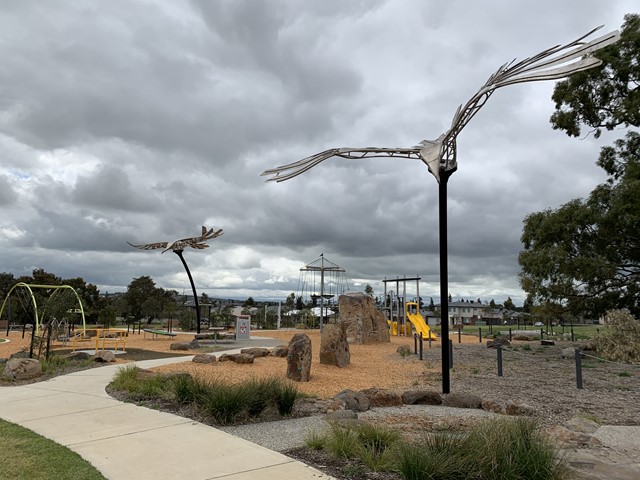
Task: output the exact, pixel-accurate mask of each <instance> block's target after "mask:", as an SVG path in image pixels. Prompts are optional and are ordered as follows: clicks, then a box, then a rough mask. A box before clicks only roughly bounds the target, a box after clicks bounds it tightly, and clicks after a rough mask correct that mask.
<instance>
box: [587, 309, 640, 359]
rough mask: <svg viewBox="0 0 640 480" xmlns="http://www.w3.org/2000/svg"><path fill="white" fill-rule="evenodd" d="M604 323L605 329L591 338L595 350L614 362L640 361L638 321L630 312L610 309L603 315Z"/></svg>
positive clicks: (639, 329)
mask: <svg viewBox="0 0 640 480" xmlns="http://www.w3.org/2000/svg"><path fill="white" fill-rule="evenodd" d="M605 325H606V326H607V328H606V329H605V331H604V332H602V333H600V334H598V335H596V336H595V337H594V339H593V340H592V345H593V348H594V349H595V350H596V352H598V354H599V355H602V356H603V357H605V358H606V359H608V360H612V361H614V362H624V363H634V362H638V361H640V322H638V321H637V320H636V319H635V318H633V316H632V315H631V314H630V313H627V312H624V311H621V310H612V311H609V312H607V315H606V316H605Z"/></svg>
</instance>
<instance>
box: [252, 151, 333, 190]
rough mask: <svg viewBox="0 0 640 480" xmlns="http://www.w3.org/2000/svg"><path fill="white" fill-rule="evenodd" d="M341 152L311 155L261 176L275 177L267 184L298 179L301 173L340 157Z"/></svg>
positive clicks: (270, 170)
mask: <svg viewBox="0 0 640 480" xmlns="http://www.w3.org/2000/svg"><path fill="white" fill-rule="evenodd" d="M341 150H343V149H341V148H331V149H329V150H325V151H324V152H320V153H316V154H315V155H311V156H309V157H306V158H303V159H302V160H298V161H297V162H293V163H289V164H287V165H281V166H279V167H276V168H272V169H269V170H265V171H264V172H262V173H261V175H262V176H264V175H273V177H272V178H268V179H267V182H278V183H280V182H284V181H285V180H289V179H290V178H293V177H296V176H298V175H300V174H301V173H304V172H306V171H307V170H309V169H310V168H313V167H315V166H316V165H318V164H319V163H322V162H324V161H325V160H326V159H328V158H331V157H334V156H336V155H338V153H340V151H341Z"/></svg>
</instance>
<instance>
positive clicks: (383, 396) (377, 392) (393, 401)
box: [360, 387, 402, 407]
mask: <svg viewBox="0 0 640 480" xmlns="http://www.w3.org/2000/svg"><path fill="white" fill-rule="evenodd" d="M360 392H362V393H364V395H365V396H366V397H367V398H368V399H369V404H370V405H371V406H372V407H399V406H401V405H402V397H401V396H400V394H398V393H395V392H392V391H391V390H385V389H383V388H378V387H372V388H367V389H366V390H360Z"/></svg>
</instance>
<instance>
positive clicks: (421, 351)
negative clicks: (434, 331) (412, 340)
mask: <svg viewBox="0 0 640 480" xmlns="http://www.w3.org/2000/svg"><path fill="white" fill-rule="evenodd" d="M429 338H431V332H429ZM420 360H422V334H420Z"/></svg>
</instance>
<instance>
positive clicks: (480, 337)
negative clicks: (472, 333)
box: [478, 327, 482, 343]
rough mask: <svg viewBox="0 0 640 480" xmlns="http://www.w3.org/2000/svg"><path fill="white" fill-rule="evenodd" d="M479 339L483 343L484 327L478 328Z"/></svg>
mask: <svg viewBox="0 0 640 480" xmlns="http://www.w3.org/2000/svg"><path fill="white" fill-rule="evenodd" d="M478 338H479V339H480V343H482V327H478Z"/></svg>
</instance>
